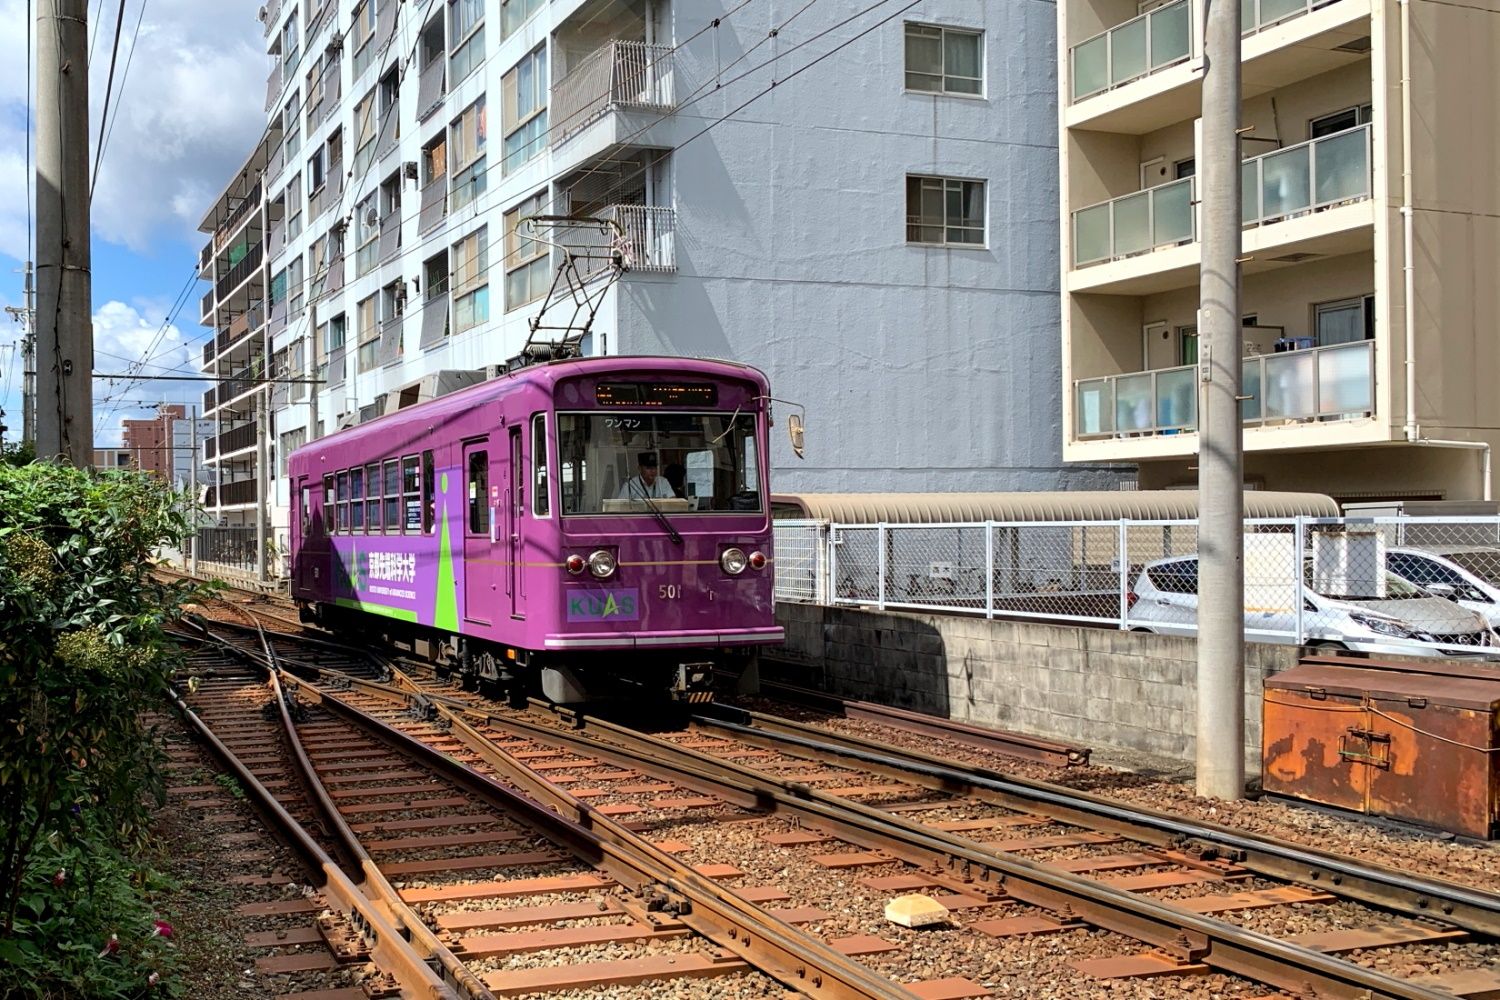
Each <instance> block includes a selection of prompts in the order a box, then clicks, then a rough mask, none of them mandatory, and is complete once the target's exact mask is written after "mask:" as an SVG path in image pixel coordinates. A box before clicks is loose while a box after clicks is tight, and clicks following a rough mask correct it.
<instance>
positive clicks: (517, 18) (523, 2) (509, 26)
mask: <svg viewBox="0 0 1500 1000" xmlns="http://www.w3.org/2000/svg"><path fill="white" fill-rule="evenodd" d="M545 5H546V0H500V40H501V41H502V42H503V41H505V40H506V39H507V38H509V37H510V36H511V35H513V34H515V32H516V29H517V28H519V27H520V26H521V25H523V24H525V23H526V22H527V21H529V20H530V19H531V16H532V15H533V14H535V13H536V12H537V11H539V10H541V9H542V7H544V6H545Z"/></svg>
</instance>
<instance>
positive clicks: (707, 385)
mask: <svg viewBox="0 0 1500 1000" xmlns="http://www.w3.org/2000/svg"><path fill="white" fill-rule="evenodd" d="M594 402H595V403H597V404H599V405H600V406H672V407H692V406H715V405H717V404H718V402H719V387H718V386H716V385H714V384H713V383H712V382H600V383H599V385H598V386H597V387H595V389H594Z"/></svg>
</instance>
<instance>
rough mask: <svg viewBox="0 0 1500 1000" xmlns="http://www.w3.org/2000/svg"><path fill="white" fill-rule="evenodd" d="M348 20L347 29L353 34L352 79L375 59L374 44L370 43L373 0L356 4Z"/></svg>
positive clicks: (367, 67)
mask: <svg viewBox="0 0 1500 1000" xmlns="http://www.w3.org/2000/svg"><path fill="white" fill-rule="evenodd" d="M349 21H350V24H349V30H350V31H351V32H352V33H353V36H354V79H356V80H358V79H359V77H360V74H362V73H364V71H365V70H367V69H369V68H370V63H371V62H373V61H374V59H375V46H373V45H371V44H370V39H371V38H372V37H373V36H374V34H375V0H363V2H362V3H360V4H358V5H357V6H356V7H355V8H354V13H353V15H351V17H350V18H349Z"/></svg>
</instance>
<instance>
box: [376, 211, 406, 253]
mask: <svg viewBox="0 0 1500 1000" xmlns="http://www.w3.org/2000/svg"><path fill="white" fill-rule="evenodd" d="M400 249H401V206H400V205H396V206H395V207H394V208H392V209H391V211H390V212H389V213H387V214H386V216H385V218H383V219H381V220H380V254H379V256H380V259H381V260H382V261H386V260H390V259H391V258H392V257H393V256H395V254H396V251H397V250H400Z"/></svg>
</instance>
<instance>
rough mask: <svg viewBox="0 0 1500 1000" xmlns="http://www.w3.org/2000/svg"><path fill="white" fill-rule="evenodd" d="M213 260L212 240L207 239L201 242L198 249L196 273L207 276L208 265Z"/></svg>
mask: <svg viewBox="0 0 1500 1000" xmlns="http://www.w3.org/2000/svg"><path fill="white" fill-rule="evenodd" d="M213 262H214V241H213V240H209V241H208V242H207V243H205V244H203V249H202V250H200V251H198V273H199V274H201V275H203V276H204V277H205V278H207V277H209V276H210V275H209V273H208V265H210V264H212V263H213Z"/></svg>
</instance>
